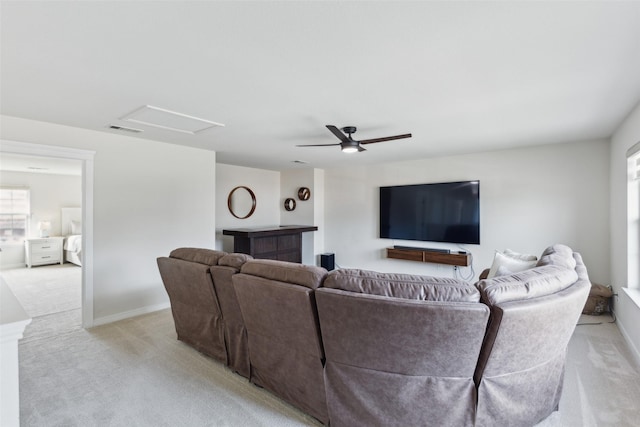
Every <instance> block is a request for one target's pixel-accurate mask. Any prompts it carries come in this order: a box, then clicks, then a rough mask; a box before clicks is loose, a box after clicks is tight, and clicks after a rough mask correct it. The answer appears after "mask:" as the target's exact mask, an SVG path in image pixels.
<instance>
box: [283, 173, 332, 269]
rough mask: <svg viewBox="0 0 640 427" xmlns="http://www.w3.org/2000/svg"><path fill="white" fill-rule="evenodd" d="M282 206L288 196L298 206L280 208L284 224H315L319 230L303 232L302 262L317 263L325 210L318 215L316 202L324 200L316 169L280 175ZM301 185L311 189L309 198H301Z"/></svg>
mask: <svg viewBox="0 0 640 427" xmlns="http://www.w3.org/2000/svg"><path fill="white" fill-rule="evenodd" d="M280 178H281V180H280V193H281V197H280V206H281V207H282V206H283V205H284V201H285V199H287V198H292V199H293V200H295V201H296V208H295V209H294V210H293V211H287V210H286V209H284V208H281V209H280V221H281V224H282V225H315V226H317V227H318V231H312V232H305V233H302V263H303V264H308V265H317V264H318V260H317V259H316V243H315V241H316V239H321V237H320V236H322V234H323V233H324V231H323V230H322V227H321V226H320V225H319V223H321V222H322V218H321V217H322V216H324V212H320V217H318V216H317V214H318V212H317V211H316V208H315V207H316V204H317V203H319V202H320V201H321V200H322V197H323V194H322V193H321V192H318V185H317V181H316V169H289V170H286V171H283V172H282V173H281V175H280ZM300 187H307V188H308V189H309V190H310V191H311V197H310V198H309V200H300V199H299V198H298V190H299V189H300Z"/></svg>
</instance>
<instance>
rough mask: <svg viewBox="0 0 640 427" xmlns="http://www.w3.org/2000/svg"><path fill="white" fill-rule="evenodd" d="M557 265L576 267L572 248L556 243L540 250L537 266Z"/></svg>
mask: <svg viewBox="0 0 640 427" xmlns="http://www.w3.org/2000/svg"><path fill="white" fill-rule="evenodd" d="M543 265H559V266H563V267H566V268H570V269H572V270H573V269H575V268H576V260H575V258H574V256H573V249H571V248H570V247H569V246H566V245H561V244H556V245H553V246H549V247H548V248H547V249H545V250H544V252H542V255H541V256H540V260H538V264H537V266H538V267H540V266H543Z"/></svg>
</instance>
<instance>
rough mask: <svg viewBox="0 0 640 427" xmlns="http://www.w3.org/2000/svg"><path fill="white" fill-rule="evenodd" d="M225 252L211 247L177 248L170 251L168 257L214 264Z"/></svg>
mask: <svg viewBox="0 0 640 427" xmlns="http://www.w3.org/2000/svg"><path fill="white" fill-rule="evenodd" d="M226 254H227V253H226V252H222V251H215V250H213V249H202V248H178V249H174V250H172V251H171V254H169V257H171V258H177V259H182V260H185V261H191V262H197V263H198V264H204V265H216V264H217V263H218V260H219V259H220V258H222V257H223V256H225V255H226Z"/></svg>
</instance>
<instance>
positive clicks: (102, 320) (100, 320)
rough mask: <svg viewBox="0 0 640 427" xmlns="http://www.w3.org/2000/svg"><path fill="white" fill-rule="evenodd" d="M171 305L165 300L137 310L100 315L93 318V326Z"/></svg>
mask: <svg viewBox="0 0 640 427" xmlns="http://www.w3.org/2000/svg"><path fill="white" fill-rule="evenodd" d="M169 307H171V304H170V303H169V302H164V303H162V304H156V305H149V306H146V307H141V308H137V309H135V310H129V311H123V312H122V313H116V314H111V315H109V316H104V317H98V318H95V319H93V325H92V326H91V327H95V326H101V325H106V324H108V323H113V322H117V321H119V320H124V319H129V318H131V317H136V316H142V315H143V314H149V313H153V312H154V311H160V310H164V309H166V308H169Z"/></svg>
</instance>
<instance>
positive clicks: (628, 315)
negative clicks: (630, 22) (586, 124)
mask: <svg viewBox="0 0 640 427" xmlns="http://www.w3.org/2000/svg"><path fill="white" fill-rule="evenodd" d="M638 142H640V104H638V105H637V106H636V108H635V109H634V110H633V111H632V112H631V113H630V114H629V116H628V117H627V119H626V120H625V121H624V122H623V123H622V124H621V125H620V126H619V127H618V129H617V130H616V132H615V133H614V134H613V136H612V137H611V167H610V170H611V184H610V185H611V186H610V192H611V205H610V212H611V213H610V215H611V223H610V224H611V279H612V281H611V284H612V285H613V287H614V292H616V293H618V298H617V299H616V300H615V302H616V304H615V309H616V313H617V315H618V325H619V326H620V330H621V331H622V332H623V334H624V335H625V338H627V341H628V342H629V343H630V345H631V347H632V348H633V349H634V351H635V355H636V358H637V359H638V360H640V326H639V325H640V306H639V304H640V288H638V286H640V284H638V283H629V277H628V275H627V273H628V262H627V158H626V152H627V150H628V149H629V148H631V146H633V145H634V144H636V143H638ZM624 286H632V287H636V290H635V295H636V296H637V301H633V300H632V299H631V298H630V293H628V292H626V291H623V290H622V288H623V287H624Z"/></svg>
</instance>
